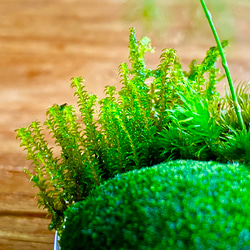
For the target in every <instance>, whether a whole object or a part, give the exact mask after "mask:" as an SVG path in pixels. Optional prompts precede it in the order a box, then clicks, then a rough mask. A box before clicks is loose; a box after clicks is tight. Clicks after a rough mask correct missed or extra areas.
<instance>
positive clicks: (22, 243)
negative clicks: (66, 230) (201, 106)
mask: <svg viewBox="0 0 250 250" xmlns="http://www.w3.org/2000/svg"><path fill="white" fill-rule="evenodd" d="M230 2H233V1H230ZM123 9H124V1H122V0H53V1H49V0H47V1H46V0H25V1H24V0H1V1H0V114H1V115H0V250H7V249H17V250H19V249H26V250H29V249H52V248H53V239H54V233H53V232H50V231H48V229H47V226H48V223H49V220H47V219H46V218H45V215H46V212H45V211H43V210H42V209H38V208H37V205H36V200H35V198H34V196H35V194H36V190H35V189H33V188H32V183H30V182H28V177H27V176H26V174H25V173H24V172H23V168H24V167H26V168H28V169H32V167H31V166H30V163H29V162H27V161H26V159H25V157H26V155H25V152H23V150H22V149H21V148H19V141H17V140H16V139H15V136H16V135H15V132H14V130H15V129H17V128H19V127H23V126H28V125H29V124H30V123H31V122H32V121H34V120H40V121H44V119H45V112H46V109H47V108H48V107H49V106H50V105H52V104H54V103H58V104H62V103H65V102H67V103H69V104H75V103H76V99H75V98H74V97H73V95H72V94H73V91H72V90H71V89H70V87H69V85H70V78H71V77H73V76H84V77H85V78H86V85H87V87H88V89H89V90H90V92H94V93H95V94H97V95H99V96H101V97H102V96H103V88H104V86H105V85H111V84H114V85H116V86H117V87H118V88H119V87H120V84H119V78H118V75H117V67H118V65H119V64H120V63H121V62H123V61H125V60H126V61H127V41H128V35H129V32H128V29H129V27H131V26H132V25H133V23H128V22H125V21H124V20H122V18H121V17H122V14H123ZM233 9H234V10H236V11H235V17H238V20H237V22H236V25H237V29H236V30H235V33H236V34H235V41H234V43H233V44H232V46H231V48H229V50H228V59H229V64H230V68H231V70H232V73H233V79H237V80H245V81H248V80H249V79H250V47H249V44H250V25H249V19H248V13H249V8H248V9H247V8H246V7H244V6H243V5H235V6H233ZM175 11H178V10H175ZM174 25H175V26H173V27H174V28H172V29H171V28H170V30H168V33H164V32H163V33H162V36H161V38H157V39H156V38H153V37H151V38H152V45H153V46H154V47H156V53H155V54H154V55H150V57H148V58H152V59H150V60H149V61H148V64H149V65H150V66H154V67H155V66H156V65H157V64H158V62H159V61H158V57H159V55H160V52H161V50H162V49H163V48H165V47H175V49H176V50H177V52H178V55H179V56H180V58H181V61H182V63H183V64H184V66H185V67H187V65H188V63H189V62H190V61H191V59H194V58H199V59H201V58H203V57H204V55H205V51H206V49H207V48H208V47H210V46H213V45H214V41H213V38H212V37H209V35H208V36H207V37H208V38H206V39H203V38H202V37H199V35H198V36H197V35H196V38H193V39H192V38H190V37H189V38H185V37H184V38H183V36H182V35H180V34H182V32H183V31H184V30H185V25H186V23H184V22H182V20H181V16H178V20H177V22H176V23H175V24H174ZM136 28H137V31H138V37H140V36H141V35H142V28H141V27H140V26H139V25H137V27H136ZM197 32H198V31H197ZM208 33H209V30H208ZM198 34H199V33H198ZM194 37H195V36H194ZM197 37H199V39H198V40H197ZM219 89H222V86H219Z"/></svg>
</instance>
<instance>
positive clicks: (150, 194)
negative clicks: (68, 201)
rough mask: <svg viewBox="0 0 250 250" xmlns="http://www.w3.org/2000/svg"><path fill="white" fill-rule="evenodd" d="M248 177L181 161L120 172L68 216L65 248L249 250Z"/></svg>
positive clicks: (233, 168) (237, 169)
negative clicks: (124, 172)
mask: <svg viewBox="0 0 250 250" xmlns="http://www.w3.org/2000/svg"><path fill="white" fill-rule="evenodd" d="M249 188H250V181H249V171H248V170H247V169H246V167H245V166H244V165H239V164H220V163H216V162H212V161H210V162H198V161H193V160H188V161H184V160H178V161H171V162H169V163H163V164H159V165H156V166H154V167H151V168H143V169H141V170H134V171H131V172H129V173H126V174H119V175H117V176H116V177H115V178H113V179H111V180H109V181H107V182H106V183H104V184H103V185H101V186H99V187H98V188H97V189H95V190H93V191H92V192H91V193H90V195H89V196H88V198H87V199H86V200H85V201H83V202H79V203H77V204H75V205H74V206H72V207H70V208H69V209H68V210H67V211H66V218H67V220H66V222H65V225H64V232H63V234H62V237H61V246H62V250H63V249H67V250H69V249H74V250H76V249H103V250H104V249H109V250H110V249H249V248H250V231H249V229H250V220H249V219H248V215H249V213H250V199H249Z"/></svg>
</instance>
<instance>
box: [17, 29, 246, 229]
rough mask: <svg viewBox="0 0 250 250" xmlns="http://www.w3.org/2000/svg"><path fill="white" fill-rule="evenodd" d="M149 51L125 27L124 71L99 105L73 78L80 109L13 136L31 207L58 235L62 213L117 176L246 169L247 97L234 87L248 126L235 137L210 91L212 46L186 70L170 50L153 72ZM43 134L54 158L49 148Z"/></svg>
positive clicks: (227, 102) (214, 74)
mask: <svg viewBox="0 0 250 250" xmlns="http://www.w3.org/2000/svg"><path fill="white" fill-rule="evenodd" d="M226 45H227V43H226V42H225V43H223V46H224V47H225V46H226ZM148 51H151V52H152V51H153V49H152V48H151V44H150V39H149V38H147V37H143V38H142V39H140V40H138V41H137V39H136V36H135V29H134V28H132V29H130V36H129V62H130V66H129V65H127V64H126V63H122V64H121V65H120V66H119V74H120V77H121V83H122V87H121V90H120V91H117V90H116V88H115V87H114V86H106V87H105V94H106V96H105V98H103V99H101V100H99V99H98V97H97V96H96V95H94V94H90V93H88V91H87V90H86V86H85V85H84V80H83V78H81V77H75V78H73V79H72V82H71V87H72V88H74V89H75V96H77V98H78V101H77V103H78V109H79V111H77V109H76V108H74V107H73V106H71V105H67V104H63V105H57V104H55V105H53V106H52V107H50V108H49V109H48V111H47V119H46V121H45V122H44V123H43V124H42V123H40V122H38V121H35V122H32V123H31V125H30V126H28V127H23V128H20V129H18V130H17V137H18V138H20V140H21V146H23V147H24V149H25V150H27V159H29V160H31V161H32V163H33V166H34V171H31V172H29V171H28V170H26V172H27V174H28V175H29V176H30V177H31V178H30V180H31V181H33V182H34V186H36V187H38V189H39V192H38V194H37V197H38V204H39V206H41V207H43V208H45V209H47V210H48V215H51V216H52V220H51V224H50V227H49V228H50V229H56V230H58V229H60V227H61V225H62V223H63V221H64V211H65V210H66V209H67V208H68V207H70V206H71V205H72V204H74V203H76V202H78V201H82V200H85V199H86V197H87V196H88V194H89V192H90V191H91V190H92V189H95V188H96V187H97V186H99V185H100V184H101V183H103V182H104V181H106V180H108V179H110V178H113V177H114V176H115V175H116V174H118V173H126V172H128V171H131V170H134V169H140V168H142V167H147V166H152V165H155V164H158V163H161V162H163V161H168V160H169V159H172V160H173V159H196V160H216V161H221V162H225V163H227V162H228V161H229V162H233V161H238V162H241V163H250V143H249V138H250V132H249V131H248V129H249V124H250V105H248V104H246V103H249V99H250V97H249V96H250V95H249V94H248V93H247V91H248V88H247V87H244V88H243V87H241V88H239V89H237V92H238V97H239V99H240V100H241V102H240V105H241V109H242V113H243V118H244V123H245V126H246V128H247V131H240V130H239V124H238V122H237V119H236V115H235V112H234V110H233V109H232V97H231V96H230V95H227V96H226V98H225V99H223V98H221V97H220V94H219V93H218V92H217V91H216V84H217V83H218V82H219V80H221V79H222V78H223V76H221V75H220V72H219V69H218V68H217V66H216V61H217V60H218V58H219V51H218V48H217V47H211V48H210V49H209V50H208V51H207V54H206V57H205V58H204V60H203V61H202V62H201V63H200V64H199V63H197V62H196V61H195V60H194V61H192V62H191V64H190V70H189V72H186V71H184V70H183V69H182V66H181V64H180V61H179V58H178V57H177V53H176V51H175V50H174V49H165V50H163V52H162V54H161V57H160V63H159V65H158V66H157V67H156V69H149V68H147V67H146V62H145V60H144V56H145V53H146V52H148ZM97 106H100V108H97ZM44 130H47V132H44ZM48 133H50V135H51V136H52V138H54V143H55V145H53V146H54V147H56V148H57V151H59V152H60V155H59V156H58V155H55V154H54V151H53V147H49V143H48V141H47V137H46V136H45V134H48Z"/></svg>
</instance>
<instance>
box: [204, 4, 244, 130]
mask: <svg viewBox="0 0 250 250" xmlns="http://www.w3.org/2000/svg"><path fill="white" fill-rule="evenodd" d="M200 2H201V5H202V8H203V10H204V12H205V15H206V17H207V20H208V22H209V25H210V28H211V30H212V32H213V35H214V38H215V41H216V43H217V46H218V49H219V52H220V56H221V61H222V66H223V68H224V70H225V73H226V76H227V80H228V83H229V87H230V91H231V94H232V99H233V102H234V108H235V112H236V115H237V118H238V122H239V125H240V128H241V129H242V130H243V129H245V124H244V122H243V118H242V115H241V108H240V105H239V103H238V101H237V96H236V93H235V89H234V85H233V81H232V78H231V74H230V71H229V68H228V64H227V60H226V56H225V53H224V51H223V48H222V45H221V42H220V38H219V36H218V34H217V31H216V28H215V26H214V23H213V21H212V15H211V13H210V12H209V10H208V8H207V6H206V4H205V1H204V0H200Z"/></svg>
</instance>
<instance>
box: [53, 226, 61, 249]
mask: <svg viewBox="0 0 250 250" xmlns="http://www.w3.org/2000/svg"><path fill="white" fill-rule="evenodd" d="M58 240H59V236H58V234H57V231H56V233H55V238H54V250H61V247H60V245H59V243H58Z"/></svg>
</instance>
